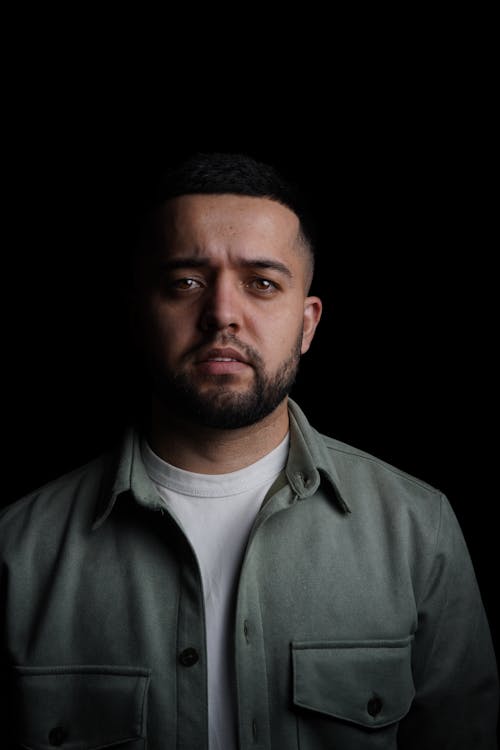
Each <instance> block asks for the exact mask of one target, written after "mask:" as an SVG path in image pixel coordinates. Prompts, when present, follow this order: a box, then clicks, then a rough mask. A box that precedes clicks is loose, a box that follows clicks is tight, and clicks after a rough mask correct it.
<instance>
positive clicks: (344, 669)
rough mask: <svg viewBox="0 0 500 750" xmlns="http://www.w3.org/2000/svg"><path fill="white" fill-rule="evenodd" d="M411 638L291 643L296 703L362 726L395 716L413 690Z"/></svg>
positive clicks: (400, 713) (404, 709) (376, 724)
mask: <svg viewBox="0 0 500 750" xmlns="http://www.w3.org/2000/svg"><path fill="white" fill-rule="evenodd" d="M411 640H412V638H411V637H410V638H404V639H401V640H387V641H322V642H315V643H311V642H303V641H301V642H294V643H292V659H293V700H294V703H295V705H297V706H301V707H302V708H307V709H310V710H312V711H318V712H320V713H323V714H327V715H329V716H335V717H336V718H339V719H344V720H346V721H351V722H354V723H356V724H361V725H363V726H365V727H380V726H385V725H386V724H390V723H392V722H394V721H398V720H399V719H401V718H402V717H403V716H404V715H405V714H406V713H407V712H408V709H409V708H410V704H411V702H412V700H413V696H414V695H415V689H414V686H413V679H412V673H411Z"/></svg>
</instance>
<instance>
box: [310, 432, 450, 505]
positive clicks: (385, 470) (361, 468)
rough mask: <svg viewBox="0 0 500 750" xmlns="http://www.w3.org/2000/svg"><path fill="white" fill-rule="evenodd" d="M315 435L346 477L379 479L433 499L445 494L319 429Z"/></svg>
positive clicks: (389, 484) (384, 482) (388, 484)
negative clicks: (356, 476) (357, 476)
mask: <svg viewBox="0 0 500 750" xmlns="http://www.w3.org/2000/svg"><path fill="white" fill-rule="evenodd" d="M314 432H315V433H316V436H317V438H318V439H319V440H321V441H322V442H323V443H324V445H325V447H326V449H327V451H328V454H329V456H330V458H331V460H332V461H333V463H334V464H335V466H336V468H337V471H339V472H342V473H343V474H344V475H347V474H348V475H351V476H352V475H359V476H360V477H366V478H372V479H377V480H378V481H381V482H383V484H384V485H387V486H388V487H390V486H393V485H396V486H398V487H406V488H407V489H408V490H409V491H412V492H415V493H418V494H425V495H432V496H441V494H442V492H441V490H440V489H438V488H437V487H434V486H433V485H431V484H429V482H426V481H425V480H424V479H421V478H419V477H416V476H413V475H412V474H409V473H408V472H406V471H404V470H402V469H400V468H398V467H397V466H394V465H393V464H391V463H389V462H387V461H385V460H383V459H382V458H379V457H378V456H375V455H373V454H371V453H368V452H366V451H364V450H361V449H359V448H355V447H353V446H352V445H349V444H348V443H343V442H342V441H340V440H337V439H336V438H333V437H331V436H329V435H324V434H322V433H319V432H317V431H316V430H314Z"/></svg>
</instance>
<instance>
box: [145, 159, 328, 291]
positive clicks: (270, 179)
mask: <svg viewBox="0 0 500 750" xmlns="http://www.w3.org/2000/svg"><path fill="white" fill-rule="evenodd" d="M199 194H202V195H223V194H232V195H242V196H249V197H254V198H268V199H269V200H273V201H276V202H277V203H280V204H282V205H283V206H286V207H287V208H289V209H290V210H291V211H293V213H294V214H295V215H296V216H297V218H298V220H299V236H298V239H299V242H300V243H301V245H302V246H303V248H304V250H305V253H306V256H307V259H308V263H309V283H308V286H309V285H310V282H311V280H312V276H313V272H314V251H315V240H314V226H313V222H312V220H311V216H310V211H309V207H308V202H307V200H306V197H305V196H304V195H303V193H302V191H301V189H300V188H299V186H298V185H297V184H296V183H295V182H293V181H292V180H290V179H288V178H286V177H285V176H284V175H283V174H281V173H280V172H279V171H278V169H276V167H274V166H272V165H271V164H267V163H264V162H262V161H258V160H257V159H255V158H254V157H252V156H250V155H248V154H245V153H226V152H197V153H194V154H192V155H190V156H188V157H187V158H185V159H183V160H182V161H180V162H178V163H176V164H175V165H173V166H171V167H169V168H168V169H167V170H166V171H164V172H162V173H161V174H160V176H159V177H158V178H157V180H156V181H155V184H154V186H153V189H152V193H151V194H150V196H149V198H148V202H147V206H145V207H144V208H145V210H144V211H143V229H144V226H146V225H147V219H146V216H147V215H149V216H151V215H152V214H153V213H154V212H156V211H157V210H158V209H159V208H160V207H161V206H162V205H163V204H164V203H165V202H166V201H168V200H170V199H172V198H177V197H179V196H182V195H199ZM144 219H145V220H144ZM140 234H142V232H141V233H140ZM143 241H144V235H143V237H142V241H140V243H139V244H140V245H142V249H144V244H143Z"/></svg>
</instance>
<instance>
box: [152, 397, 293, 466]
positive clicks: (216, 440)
mask: <svg viewBox="0 0 500 750" xmlns="http://www.w3.org/2000/svg"><path fill="white" fill-rule="evenodd" d="M287 432H288V399H286V398H285V399H284V400H283V401H282V402H281V404H279V406H278V407H277V408H276V409H275V410H274V411H273V412H272V413H271V414H269V415H268V416H267V417H264V419H261V420H260V421H259V422H256V423H255V424H252V425H249V426H248V427H241V428H238V429H235V430H223V429H216V428H212V427H204V426H200V425H198V424H194V423H192V422H188V421H185V420H183V419H182V418H180V417H179V416H178V415H175V414H172V413H171V412H169V411H168V410H167V408H166V407H164V406H163V405H162V404H160V403H158V402H155V403H154V408H153V417H152V421H151V430H150V434H149V443H150V445H151V448H152V449H153V450H154V452H155V453H156V454H157V455H159V456H160V457H161V458H163V460H164V461H168V463H170V464H172V465H173V466H177V467H178V468H180V469H185V470H186V471H193V472H196V473H198V474H226V473H228V472H230V471H237V470H238V469H243V468H244V467H245V466H249V465H250V464H253V463H255V461H258V460H259V459H260V458H263V457H264V456H265V455H267V454H268V453H270V452H271V451H272V450H273V449H274V448H276V447H277V446H278V445H279V444H280V443H281V441H282V440H284V438H285V436H286V434H287Z"/></svg>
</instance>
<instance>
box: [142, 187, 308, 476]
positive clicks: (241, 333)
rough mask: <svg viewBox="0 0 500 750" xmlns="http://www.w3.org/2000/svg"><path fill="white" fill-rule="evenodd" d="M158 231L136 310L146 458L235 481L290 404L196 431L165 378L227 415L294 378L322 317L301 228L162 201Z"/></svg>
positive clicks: (256, 215)
mask: <svg viewBox="0 0 500 750" xmlns="http://www.w3.org/2000/svg"><path fill="white" fill-rule="evenodd" d="M153 229H154V232H153V234H154V241H153V245H152V248H150V250H149V252H147V253H146V254H145V257H144V259H143V260H142V262H141V267H140V273H139V279H140V284H139V289H140V293H139V297H138V304H137V307H136V309H135V320H136V325H137V333H138V340H139V341H140V345H141V348H142V350H143V352H142V353H143V354H144V355H145V358H146V361H147V362H148V363H149V370H150V372H151V373H152V374H153V376H154V377H153V380H154V382H156V383H157V386H156V389H155V392H154V393H153V410H152V427H151V434H150V435H149V440H150V443H151V446H152V448H153V450H154V451H155V452H156V453H158V455H160V456H161V457H162V458H164V459H165V460H166V461H168V462H169V463H172V464H174V465H176V466H179V467H180V468H183V469H186V470H189V471H195V472H199V473H210V474H218V473H225V472H229V471H236V470H237V469H240V468H243V467H244V466H247V465H249V464H251V463H253V462H255V461H257V460H258V459H259V458H261V457H262V456H264V455H265V454H266V453H268V452H269V451H270V450H272V449H273V448H275V447H276V446H277V445H278V444H279V443H280V442H281V441H282V440H283V438H284V437H285V435H286V433H287V431H288V409H287V396H286V395H285V396H284V397H283V398H282V399H281V400H280V402H279V403H278V404H277V406H276V407H275V408H273V410H272V411H271V413H269V414H267V415H266V416H264V417H262V418H259V419H258V420H257V422H255V423H253V424H248V425H245V426H243V427H237V428H232V429H224V428H219V427H213V426H207V425H206V424H200V422H199V420H197V419H196V418H194V417H193V416H192V415H190V414H187V413H186V411H185V410H184V409H183V407H182V404H179V399H173V400H172V401H171V402H169V397H168V388H164V389H162V380H161V378H162V375H163V374H164V373H168V374H169V375H171V374H173V373H174V374H179V375H180V376H181V377H182V378H184V379H185V380H186V381H187V382H189V384H190V386H191V387H193V388H194V390H195V391H196V393H197V394H198V395H199V396H201V397H202V398H203V399H207V400H208V402H209V403H210V404H218V403H219V402H220V403H221V404H222V403H224V402H227V401H231V400H234V399H239V398H241V399H246V398H247V397H248V394H249V393H251V392H252V390H253V391H255V392H257V390H256V382H257V378H258V377H260V378H261V379H264V381H266V382H267V381H269V382H273V381H274V380H275V379H276V378H277V377H280V376H281V375H282V374H283V372H284V371H287V372H289V373H291V372H292V371H294V370H295V369H296V367H297V366H298V360H299V358H300V356H301V355H302V354H304V353H305V352H307V350H308V349H309V347H310V345H311V342H312V340H313V337H314V333H315V330H316V326H317V325H318V322H319V319H320V317H321V301H320V299H319V298H318V297H314V296H308V294H307V290H308V287H309V282H310V275H311V273H310V259H309V256H308V254H307V250H306V249H305V248H304V245H303V244H302V242H301V239H300V236H299V221H298V218H297V216H296V215H295V214H294V213H293V212H292V211H291V210H290V209H288V208H287V207H285V206H283V205H281V204H280V203H277V202H276V201H272V200H269V199H267V198H254V197H246V196H238V195H232V194H224V195H187V196H181V197H178V198H175V199H173V200H170V201H167V202H166V204H165V205H164V206H163V208H162V209H161V210H160V211H159V212H158V213H157V216H156V223H155V225H154V228H153ZM228 348H230V350H231V351H229V350H228ZM287 368H288V370H287Z"/></svg>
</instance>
